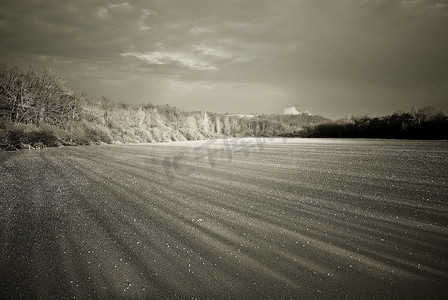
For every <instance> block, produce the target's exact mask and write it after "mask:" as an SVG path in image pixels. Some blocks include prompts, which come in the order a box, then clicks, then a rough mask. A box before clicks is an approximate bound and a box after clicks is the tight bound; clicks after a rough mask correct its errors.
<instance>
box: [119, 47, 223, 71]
mask: <svg viewBox="0 0 448 300" xmlns="http://www.w3.org/2000/svg"><path fill="white" fill-rule="evenodd" d="M122 55H123V56H133V57H136V58H138V59H141V60H144V61H147V62H148V63H150V64H153V65H178V66H182V67H186V68H189V69H193V70H216V69H217V68H216V67H215V66H213V65H211V64H210V63H208V62H206V61H204V60H201V59H200V58H198V57H195V56H193V55H191V54H188V53H182V52H161V51H153V52H148V53H137V52H126V53H123V54H122Z"/></svg>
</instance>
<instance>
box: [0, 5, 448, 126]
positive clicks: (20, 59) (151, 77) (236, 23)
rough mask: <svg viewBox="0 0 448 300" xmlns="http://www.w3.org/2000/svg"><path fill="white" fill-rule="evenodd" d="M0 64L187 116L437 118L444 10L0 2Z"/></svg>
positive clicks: (447, 36)
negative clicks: (414, 112)
mask: <svg viewBox="0 0 448 300" xmlns="http://www.w3.org/2000/svg"><path fill="white" fill-rule="evenodd" d="M0 60H2V61H4V62H6V63H9V64H12V65H17V66H21V67H26V66H29V65H32V66H37V67H51V68H53V69H55V70H57V71H59V72H60V73H61V75H62V76H63V77H64V78H65V80H66V85H67V86H69V87H71V88H73V89H75V90H78V91H84V92H85V93H86V94H87V95H90V96H92V97H95V98H96V97H100V96H106V97H108V98H110V99H112V100H114V101H122V102H126V103H134V104H140V103H148V102H150V103H153V104H169V105H171V106H176V107H178V108H180V109H183V110H189V111H198V110H202V111H211V112H218V113H226V112H230V113H266V114H271V113H282V112H283V111H284V109H285V108H288V107H292V106H294V107H295V108H296V109H297V111H299V112H304V111H309V112H310V113H311V114H320V115H323V116H326V117H330V118H334V119H336V118H342V117H346V116H347V115H364V114H368V115H370V116H375V115H386V114H390V113H393V112H395V111H397V110H409V109H411V108H412V107H414V106H415V107H417V108H419V107H424V106H433V107H435V108H436V109H438V110H442V111H444V112H448V1H446V0H445V1H443V0H439V1H437V0H403V1H400V0H397V1H395V0H389V1H386V0H358V1H355V0H325V1H323V0H276V1H272V0H216V1H212V0H184V1H182V0H148V1H130V0H129V1H103V0H98V1H97V0H72V1H58V0H0Z"/></svg>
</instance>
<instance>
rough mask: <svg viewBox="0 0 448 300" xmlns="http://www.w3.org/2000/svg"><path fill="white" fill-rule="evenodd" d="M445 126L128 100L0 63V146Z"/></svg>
mask: <svg viewBox="0 0 448 300" xmlns="http://www.w3.org/2000/svg"><path fill="white" fill-rule="evenodd" d="M447 124H448V119H447V116H446V115H445V114H443V113H442V112H437V111H435V110H434V109H431V108H422V109H418V110H417V109H413V110H411V111H410V112H398V113H395V114H393V115H390V116H386V117H380V118H379V117H374V118H371V117H367V116H363V117H350V118H346V119H342V120H337V121H331V120H330V119H328V118H324V117H322V116H319V115H310V114H306V113H303V114H298V115H280V114H271V115H266V114H254V115H243V114H217V113H213V112H204V111H192V112H189V111H183V110H180V109H178V108H176V107H172V106H169V105H153V104H151V103H147V104H140V105H130V104H127V103H125V102H116V101H112V100H110V99H108V98H106V97H101V98H99V99H94V98H92V97H89V96H87V95H85V94H84V93H82V92H78V91H75V90H73V89H70V88H68V87H67V86H66V85H65V82H64V80H63V78H62V77H61V76H60V75H59V74H58V72H56V71H54V70H52V69H43V70H40V69H37V68H34V67H29V68H25V69H24V68H18V67H15V66H11V65H9V64H6V63H0V145H1V147H0V148H2V149H14V148H17V149H23V148H27V149H31V148H45V147H55V146H74V145H88V144H99V143H147V142H151V143H152V142H162V141H182V140H199V139H211V138H229V137H275V136H279V137H344V138H408V139H416V138H418V139H447V132H448V130H447Z"/></svg>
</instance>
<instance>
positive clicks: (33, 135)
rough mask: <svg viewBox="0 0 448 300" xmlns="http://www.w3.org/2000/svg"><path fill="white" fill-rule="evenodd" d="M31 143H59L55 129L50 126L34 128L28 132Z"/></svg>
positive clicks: (51, 144)
mask: <svg viewBox="0 0 448 300" xmlns="http://www.w3.org/2000/svg"><path fill="white" fill-rule="evenodd" d="M27 136H28V140H27V142H28V143H29V144H34V143H43V144H44V145H47V146H56V145H58V143H57V142H58V137H57V136H56V135H55V133H54V131H53V130H52V129H50V128H39V129H37V130H33V131H31V132H29V133H28V134H27Z"/></svg>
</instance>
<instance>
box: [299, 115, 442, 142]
mask: <svg viewBox="0 0 448 300" xmlns="http://www.w3.org/2000/svg"><path fill="white" fill-rule="evenodd" d="M305 131H306V132H303V134H304V135H306V136H308V137H320V138H322V137H324V138H325V137H332V138H385V139H421V140H427V139H434V140H446V139H448V116H447V115H446V114H444V113H443V112H441V111H437V110H435V109H434V108H432V107H424V108H420V109H416V108H413V109H411V110H410V111H407V112H403V111H400V112H395V113H393V114H391V115H387V116H383V117H368V116H360V117H351V118H347V119H342V120H338V121H336V122H330V123H325V124H319V125H317V126H314V127H310V128H307V129H306V130H305Z"/></svg>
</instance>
